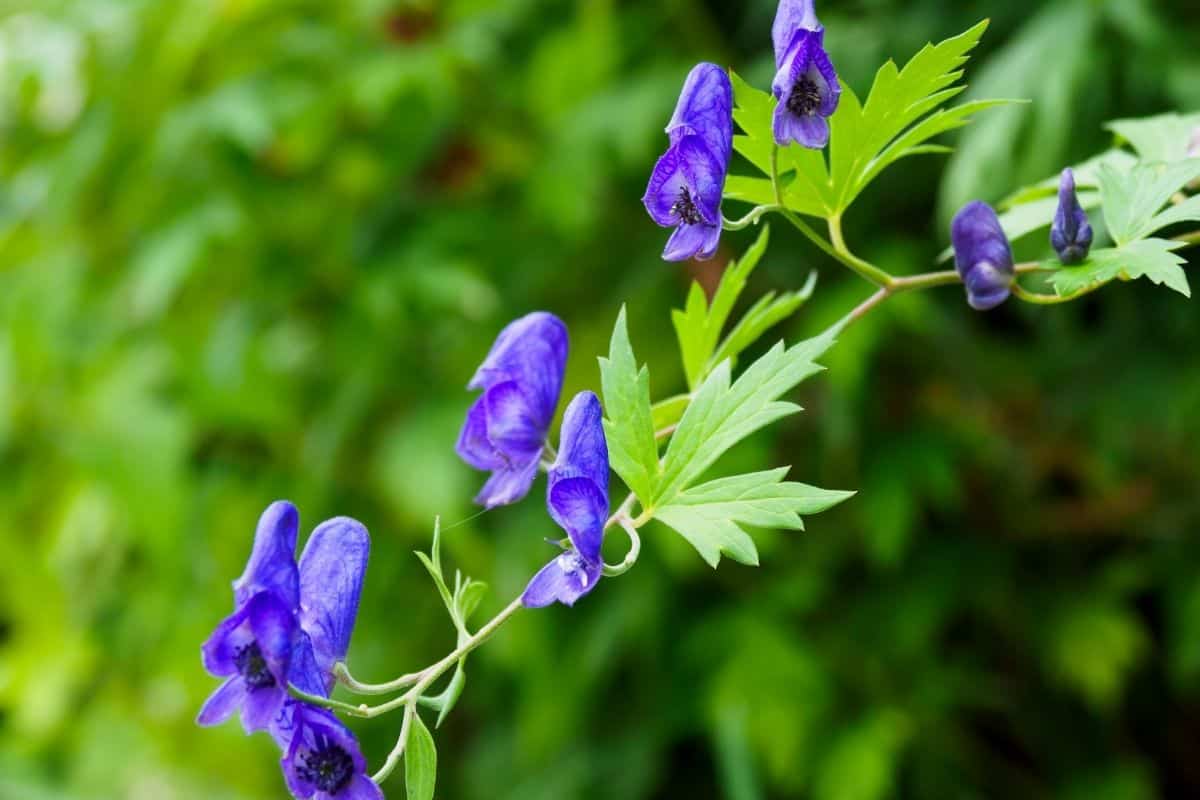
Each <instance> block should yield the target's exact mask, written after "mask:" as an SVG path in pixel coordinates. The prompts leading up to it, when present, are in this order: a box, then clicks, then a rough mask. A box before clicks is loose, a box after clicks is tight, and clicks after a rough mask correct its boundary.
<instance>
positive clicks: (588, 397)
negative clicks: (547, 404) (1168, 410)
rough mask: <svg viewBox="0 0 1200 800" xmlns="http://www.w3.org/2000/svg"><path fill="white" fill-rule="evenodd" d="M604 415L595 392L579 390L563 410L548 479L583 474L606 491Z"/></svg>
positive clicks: (606, 467) (551, 480) (606, 446)
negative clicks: (560, 427) (555, 455)
mask: <svg viewBox="0 0 1200 800" xmlns="http://www.w3.org/2000/svg"><path fill="white" fill-rule="evenodd" d="M603 415H604V411H603V409H601V407H600V398H598V397H596V395H595V393H594V392H580V393H579V394H577V395H575V397H574V398H573V399H572V400H571V403H570V405H568V406H567V410H566V411H564V412H563V421H562V429H561V431H560V433H559V443H558V458H556V459H555V461H554V466H553V467H552V468H551V470H550V482H551V483H554V482H555V481H557V480H559V479H560V478H569V477H576V476H582V477H585V478H588V479H589V480H591V481H592V483H594V484H596V486H597V487H599V489H600V491H601V492H604V493H605V494H607V493H608V445H607V444H606V443H605V440H604V423H603V421H602V419H603Z"/></svg>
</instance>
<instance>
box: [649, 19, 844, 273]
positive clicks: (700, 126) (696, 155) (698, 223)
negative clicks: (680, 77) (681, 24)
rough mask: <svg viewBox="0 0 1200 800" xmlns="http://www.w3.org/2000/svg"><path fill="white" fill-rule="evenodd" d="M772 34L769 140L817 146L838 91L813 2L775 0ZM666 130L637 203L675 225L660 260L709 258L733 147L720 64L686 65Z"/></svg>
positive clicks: (729, 94)
mask: <svg viewBox="0 0 1200 800" xmlns="http://www.w3.org/2000/svg"><path fill="white" fill-rule="evenodd" d="M771 37H772V39H773V40H774V44H775V68H776V73H775V79H774V81H773V82H772V84H771V91H772V93H773V94H774V95H775V99H776V101H777V102H776V106H775V116H774V123H773V127H774V136H775V142H776V143H777V144H778V145H779V146H780V147H786V146H787V145H789V144H791V143H792V142H796V143H798V144H800V145H802V146H804V147H809V148H813V149H821V148H823V147H825V145H826V144H828V143H829V117H830V116H831V115H832V114H833V112H834V111H835V110H836V109H837V106H838V98H839V97H840V95H841V91H842V89H841V85H840V84H839V83H838V76H837V72H836V71H835V70H834V68H833V63H832V62H831V61H830V60H829V55H828V54H827V53H826V52H825V28H824V27H823V26H822V25H821V23H820V22H818V21H817V15H816V12H815V11H814V9H813V2H812V0H782V2H780V4H779V9H778V11H777V12H776V15H775V23H774V25H773V26H772V29H771ZM666 130H667V137H668V140H669V146H668V147H667V151H666V152H665V153H663V155H662V157H660V158H659V159H658V162H657V163H656V164H655V165H654V171H653V172H652V173H651V174H650V182H649V184H648V185H647V187H646V194H645V196H644V197H643V198H642V203H643V204H644V205H645V206H646V211H647V212H649V214H650V218H651V219H653V220H654V221H655V222H656V223H658V224H659V225H661V226H662V227H664V228H674V229H675V231H674V233H672V234H671V237H670V239H668V240H667V246H666V248H665V249H664V250H663V258H664V259H665V260H667V261H685V260H687V259H689V258H699V259H707V258H712V256H713V255H714V254H715V253H716V252H717V244H718V243H719V242H720V239H721V228H722V225H723V220H722V218H721V197H722V194H723V192H724V190H725V178H726V176H727V174H728V172H729V159H730V157H731V155H732V151H733V86H732V85H731V83H730V81H729V75H728V74H727V73H726V72H725V70H724V69H722V68H721V67H718V66H717V65H716V64H709V63H700V64H697V65H696V66H695V67H693V68H692V71H691V72H690V73H688V76H687V80H685V81H684V84H683V89H682V91H680V93H679V101H678V102H677V103H676V105H675V113H674V114H672V115H671V121H670V122H669V123H668V124H667V129H666Z"/></svg>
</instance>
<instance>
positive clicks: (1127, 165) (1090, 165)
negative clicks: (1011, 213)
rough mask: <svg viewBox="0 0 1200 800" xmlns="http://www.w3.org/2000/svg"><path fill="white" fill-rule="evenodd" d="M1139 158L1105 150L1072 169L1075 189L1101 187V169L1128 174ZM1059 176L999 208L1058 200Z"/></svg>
mask: <svg viewBox="0 0 1200 800" xmlns="http://www.w3.org/2000/svg"><path fill="white" fill-rule="evenodd" d="M1137 161H1138V160H1137V157H1136V156H1134V155H1133V154H1132V153H1130V152H1129V151H1128V150H1122V149H1120V148H1115V147H1114V148H1113V149H1111V150H1105V151H1104V152H1103V153H1101V154H1100V155H1098V156H1093V157H1091V158H1089V159H1088V160H1086V161H1082V162H1080V163H1078V164H1076V165H1074V166H1072V167H1071V171H1072V172H1073V173H1075V188H1076V189H1077V190H1079V191H1080V192H1083V191H1084V190H1086V189H1097V188H1098V187H1099V186H1100V167H1102V166H1104V165H1106V164H1107V165H1109V166H1111V167H1113V168H1114V169H1116V170H1117V171H1118V172H1127V171H1129V170H1131V169H1133V166H1134V165H1135V164H1137ZM1059 177H1060V176H1059V175H1058V174H1057V173H1056V174H1054V175H1051V176H1050V177H1048V178H1045V179H1043V180H1040V181H1038V182H1037V183H1035V184H1031V185H1030V186H1024V187H1022V188H1020V189H1018V190H1017V191H1015V192H1013V193H1012V194H1010V195H1009V196H1008V197H1006V198H1004V200H1002V201H1001V202H1000V203H999V205H998V208H1000V209H1002V210H1008V209H1011V208H1015V207H1016V206H1019V205H1023V204H1025V203H1030V202H1033V201H1034V200H1042V199H1045V198H1051V197H1053V198H1057V195H1058V181H1059Z"/></svg>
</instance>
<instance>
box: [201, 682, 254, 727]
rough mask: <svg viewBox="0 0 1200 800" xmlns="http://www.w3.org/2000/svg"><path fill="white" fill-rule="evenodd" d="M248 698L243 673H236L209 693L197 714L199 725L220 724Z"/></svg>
mask: <svg viewBox="0 0 1200 800" xmlns="http://www.w3.org/2000/svg"><path fill="white" fill-rule="evenodd" d="M245 698H246V682H245V681H244V680H242V676H241V675H234V676H233V677H232V678H230V679H229V680H227V681H225V682H224V683H222V684H221V685H220V687H218V688H217V690H216V691H215V692H213V693H212V694H211V695H209V698H208V699H207V700H205V701H204V705H203V706H201V707H200V713H199V714H197V715H196V724H197V725H204V726H209V725H220V724H221V723H222V722H224V721H225V720H227V719H229V717H230V716H231V715H232V714H233V712H234V711H236V710H237V707H238V706H239V705H241V702H242V700H244V699H245Z"/></svg>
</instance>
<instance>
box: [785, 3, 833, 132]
mask: <svg viewBox="0 0 1200 800" xmlns="http://www.w3.org/2000/svg"><path fill="white" fill-rule="evenodd" d="M771 38H772V39H773V40H774V43H775V68H776V73H775V80H774V81H772V82H771V93H772V94H774V95H775V99H776V100H777V101H778V102H777V103H776V105H775V116H774V119H773V120H772V127H773V132H774V134H775V143H776V144H778V145H779V146H780V147H786V146H787V145H788V144H790V143H791V142H798V143H799V144H800V145H802V146H804V147H809V148H812V149H814V150H820V149H821V148H823V147H824V146H825V145H827V144H828V143H829V117H830V116H832V115H833V112H834V111H836V110H837V106H838V100H839V99H840V98H841V94H842V87H841V84H839V83H838V76H837V70H835V69H834V68H833V62H831V61H830V60H829V54H828V53H826V52H825V29H824V27H823V26H822V25H821V23H820V22H818V21H817V15H816V12H815V11H814V10H813V3H812V0H783V2H781V3H780V4H779V9H778V10H777V11H776V13H775V24H774V25H773V26H772V27H771Z"/></svg>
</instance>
